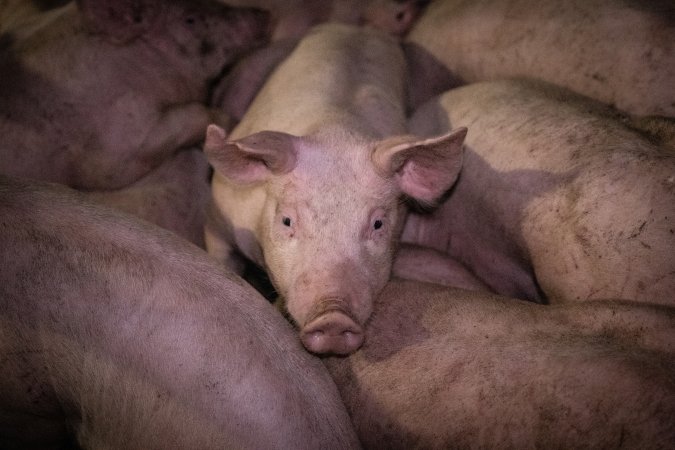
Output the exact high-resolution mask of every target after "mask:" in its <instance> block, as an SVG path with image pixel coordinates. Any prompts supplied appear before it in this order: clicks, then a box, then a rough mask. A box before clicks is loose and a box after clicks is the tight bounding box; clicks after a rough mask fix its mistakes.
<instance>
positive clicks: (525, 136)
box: [402, 80, 675, 304]
mask: <svg viewBox="0 0 675 450" xmlns="http://www.w3.org/2000/svg"><path fill="white" fill-rule="evenodd" d="M456 126H468V127H469V128H470V130H471V132H470V133H469V135H468V137H467V147H466V148H467V150H466V152H465V159H464V164H463V169H462V170H463V171H462V176H461V177H460V179H459V181H458V182H457V183H456V185H455V186H454V189H453V191H452V193H451V195H450V196H449V197H448V198H447V201H445V202H444V203H443V205H442V206H441V207H440V208H439V209H437V210H436V211H434V212H433V213H432V214H430V215H422V214H411V215H410V216H409V218H408V222H407V224H406V229H405V230H404V233H403V238H402V240H403V241H405V242H410V243H416V244H419V245H424V246H427V247H432V248H435V249H437V250H441V251H444V252H447V253H448V254H449V255H450V256H452V257H454V258H456V259H457V260H459V261H461V262H463V263H464V264H466V265H467V266H468V268H469V269H470V270H471V271H472V272H473V273H474V274H476V275H477V276H478V277H479V278H481V279H482V280H483V281H484V282H485V283H487V284H488V285H489V286H490V287H492V288H493V289H494V290H495V291H496V292H499V293H502V294H505V295H509V296H515V297H519V298H526V299H531V300H537V299H538V300H546V299H547V300H548V301H549V302H557V301H577V300H588V299H597V298H624V299H632V300H640V301H649V302H651V301H658V302H662V303H669V304H672V303H673V302H674V301H675V297H674V296H673V292H675V254H674V253H673V251H672V249H673V248H675V234H674V232H673V230H674V229H675V158H673V154H672V152H670V151H668V150H667V149H666V148H665V147H658V146H656V145H654V144H653V143H652V141H651V140H650V139H647V138H645V137H644V135H643V134H642V133H641V132H638V131H636V130H635V129H633V128H631V127H629V126H627V125H626V124H625V121H624V119H623V118H622V117H621V116H619V115H617V114H616V113H615V112H614V111H613V110H611V109H610V108H607V107H605V106H603V105H600V104H598V103H597V102H594V101H591V100H590V99H587V98H584V97H580V96H577V95H576V94H573V93H571V92H569V91H566V90H563V89H561V88H557V87H554V86H552V85H548V84H544V83H541V82H533V81H527V80H505V81H494V82H484V83H477V84H474V85H470V86H465V87H461V88H457V89H454V90H450V91H448V92H447V93H446V94H444V95H443V96H441V97H439V98H438V99H435V100H433V101H431V102H429V103H428V104H426V105H425V106H423V107H422V108H420V109H419V110H418V111H417V113H416V114H415V115H414V116H413V117H412V119H411V125H410V128H411V130H412V131H413V132H415V133H418V134H420V135H424V134H427V133H428V134H429V135H433V134H435V133H437V132H439V131H442V130H443V129H449V128H450V127H456Z"/></svg>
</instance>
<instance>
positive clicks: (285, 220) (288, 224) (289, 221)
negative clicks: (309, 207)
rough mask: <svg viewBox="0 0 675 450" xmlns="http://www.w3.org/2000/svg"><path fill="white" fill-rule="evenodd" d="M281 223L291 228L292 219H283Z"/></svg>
mask: <svg viewBox="0 0 675 450" xmlns="http://www.w3.org/2000/svg"><path fill="white" fill-rule="evenodd" d="M281 223H283V224H284V225H285V226H287V227H290V226H291V218H290V217H284V218H283V219H281Z"/></svg>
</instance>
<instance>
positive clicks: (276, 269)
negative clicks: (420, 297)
mask: <svg viewBox="0 0 675 450" xmlns="http://www.w3.org/2000/svg"><path fill="white" fill-rule="evenodd" d="M465 132H466V130H465V129H462V130H458V131H456V132H454V133H451V134H448V135H445V136H442V137H440V138H435V139H428V140H424V141H420V140H417V139H415V138H412V137H410V136H404V137H399V138H394V139H388V140H384V141H368V140H364V139H362V138H359V137H356V136H353V135H350V134H349V133H346V132H335V131H330V132H322V133H319V134H317V135H313V136H307V137H296V136H291V135H289V134H285V133H279V132H261V133H256V134H253V135H251V136H248V137H246V138H243V139H240V140H237V141H229V142H228V141H226V140H225V134H224V132H223V131H222V130H221V129H218V128H217V127H215V126H210V127H209V130H208V132H207V138H206V143H205V151H206V153H207V156H208V157H209V160H210V161H211V163H212V165H213V166H214V168H215V169H216V175H215V177H216V181H215V183H216V184H214V196H215V197H216V198H215V199H214V200H215V202H216V204H219V203H220V205H219V206H220V207H221V212H222V213H223V215H224V216H225V217H226V218H227V219H228V220H230V221H231V222H232V224H233V226H234V227H235V230H234V235H235V240H236V242H235V246H236V247H237V248H238V249H239V250H240V251H241V252H242V253H244V255H246V256H247V257H249V258H251V259H252V260H254V261H256V262H258V263H260V264H261V265H263V266H264V267H265V268H266V270H267V271H268V273H269V275H270V278H271V280H272V283H273V284H274V286H275V288H276V289H277V291H278V292H279V294H280V295H281V296H282V298H283V299H284V300H285V304H286V308H287V310H288V312H289V314H290V316H291V317H292V318H293V320H294V321H295V322H296V324H297V325H298V328H299V329H300V336H301V339H302V342H303V344H304V345H305V347H306V348H307V349H308V350H310V351H312V352H314V353H334V354H349V353H351V352H353V351H355V350H356V349H358V348H359V347H360V345H361V344H362V342H363V330H362V328H363V325H364V324H365V322H366V321H367V319H368V317H369V316H370V314H371V310H372V302H373V298H374V296H375V295H376V294H377V293H378V292H379V291H380V289H382V287H383V286H384V285H385V283H386V282H387V280H388V279H389V276H390V271H391V265H392V258H393V253H394V251H395V245H396V241H397V239H398V236H399V234H400V231H401V227H402V222H403V218H404V214H405V208H404V206H403V201H402V200H403V199H404V195H407V196H409V197H412V198H414V199H416V200H418V201H421V202H425V203H433V202H434V201H435V200H437V199H438V197H440V196H441V195H442V194H443V193H444V192H445V191H446V190H447V189H448V188H449V187H450V186H451V185H452V183H453V182H454V180H455V179H456V177H457V174H458V171H459V167H460V166H461V151H462V141H463V139H464V135H465ZM218 183H223V184H224V185H226V186H228V188H226V189H225V190H227V191H229V193H226V194H223V195H225V196H226V197H229V198H226V199H222V200H224V201H223V202H220V201H219V200H221V199H219V198H218V196H219V193H218V187H217V185H218ZM230 189H232V190H230ZM233 198H235V199H236V200H235V201H234V202H232V199H233ZM228 205H229V206H228ZM242 229H243V230H242ZM251 235H252V236H254V239H244V238H243V236H251ZM239 236H242V238H239Z"/></svg>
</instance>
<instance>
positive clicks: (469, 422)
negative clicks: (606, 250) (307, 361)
mask: <svg viewBox="0 0 675 450" xmlns="http://www.w3.org/2000/svg"><path fill="white" fill-rule="evenodd" d="M673 325H675V311H673V309H672V308H668V307H662V306H653V305H642V304H636V303H626V302H617V301H598V302H592V303H585V304H568V305H561V306H545V305H536V304H533V303H526V302H521V301H517V300H513V299H508V298H504V297H499V296H494V295H489V294H483V293H476V292H470V291H465V290H461V289H449V288H442V287H439V286H433V285H426V284H422V283H418V282H403V281H400V280H393V281H391V282H390V284H389V285H388V286H387V287H386V288H385V289H384V291H383V292H382V293H381V295H380V297H379V298H378V300H377V303H376V305H375V310H374V313H373V316H372V320H371V322H370V323H369V325H368V329H367V331H366V333H367V339H366V342H365V344H364V345H363V347H362V348H361V349H360V350H359V351H357V352H356V353H354V354H352V355H350V357H348V358H345V359H338V358H331V359H328V360H326V363H327V366H328V368H329V370H330V371H331V373H332V374H333V376H334V378H335V380H336V382H337V384H338V387H339V389H340V391H341V393H342V396H343V399H344V401H345V403H346V405H347V408H348V409H349V411H350V415H351V416H352V419H353V420H354V423H355V426H356V429H357V432H358V433H359V436H360V438H361V439H362V442H363V444H364V447H366V448H383V447H386V448H455V447H461V448H465V447H466V448H469V447H470V448H495V447H498V448H532V447H543V446H545V447H552V448H576V447H586V446H589V447H594V448H606V447H617V446H622V445H623V446H626V447H647V448H668V447H669V446H670V445H672V442H673V440H674V439H675V431H674V430H673V427H672V420H671V417H672V414H673V412H675V380H674V379H673V377H672V373H673V369H675V348H674V347H673V342H675V335H674V334H673V333H674V332H673V330H675V327H673Z"/></svg>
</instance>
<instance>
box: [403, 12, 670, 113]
mask: <svg viewBox="0 0 675 450" xmlns="http://www.w3.org/2000/svg"><path fill="white" fill-rule="evenodd" d="M407 41H408V42H409V43H410V44H412V45H414V46H416V47H417V48H418V49H419V50H423V51H425V52H426V53H427V54H428V55H429V56H430V57H432V58H433V59H435V60H437V61H439V62H440V63H442V64H443V65H445V67H446V68H448V69H449V71H450V72H451V73H452V75H453V76H454V77H455V78H458V79H461V80H463V81H464V83H472V82H476V81H486V80H493V79H499V78H507V77H516V76H524V77H529V78H537V79H541V80H544V81H548V82H550V83H553V84H557V85H559V86H563V87H566V88H568V89H571V90H573V91H575V92H578V93H580V94H583V95H586V96H589V97H592V98H595V99H596V100H600V101H602V102H604V103H608V104H611V105H614V106H615V107H616V108H618V109H620V110H624V111H626V112H629V113H631V114H638V115H663V116H670V117H675V84H674V83H673V80H675V44H673V43H675V7H674V6H673V2H672V1H670V0H646V1H638V0H626V1H615V0H592V1H587V0H573V1H565V2H560V1H558V0H542V1H538V2H537V3H536V7H534V6H533V3H532V2H531V1H529V0H434V1H432V2H431V4H429V6H428V7H427V9H426V10H425V12H424V13H423V14H422V15H421V16H420V18H419V19H418V20H417V22H416V23H415V25H414V26H413V29H412V30H411V31H410V33H409V34H408V36H407Z"/></svg>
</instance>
